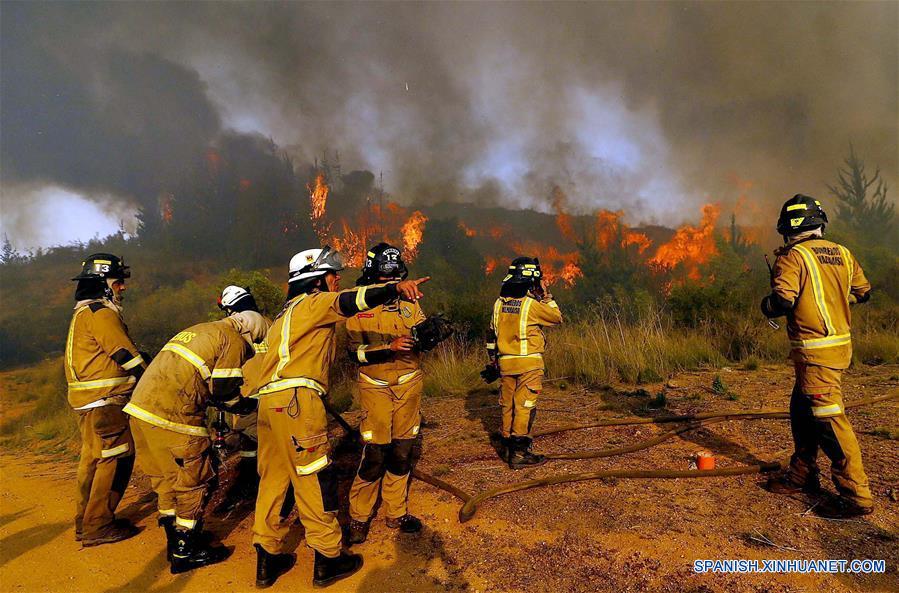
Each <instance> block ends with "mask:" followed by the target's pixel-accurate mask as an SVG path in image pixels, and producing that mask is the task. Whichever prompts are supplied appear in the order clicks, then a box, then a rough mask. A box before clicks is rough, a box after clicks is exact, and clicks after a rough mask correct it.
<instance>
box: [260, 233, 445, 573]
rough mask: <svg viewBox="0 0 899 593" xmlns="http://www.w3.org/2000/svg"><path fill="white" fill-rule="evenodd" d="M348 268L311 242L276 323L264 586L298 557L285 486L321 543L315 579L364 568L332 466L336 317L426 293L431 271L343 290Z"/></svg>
mask: <svg viewBox="0 0 899 593" xmlns="http://www.w3.org/2000/svg"><path fill="white" fill-rule="evenodd" d="M343 268H344V265H343V262H342V260H341V258H340V254H339V253H337V252H336V251H333V250H332V249H330V248H329V247H324V248H322V249H307V250H305V251H301V252H300V253H297V254H296V255H294V256H293V258H291V260H290V268H289V277H288V285H289V288H288V294H287V302H286V303H285V305H284V308H283V309H282V311H281V313H280V314H279V315H278V317H277V318H276V319H275V321H274V323H273V324H272V327H271V329H270V330H269V332H268V336H267V338H266V342H267V344H268V352H267V353H265V355H264V356H263V359H262V360H263V363H262V376H263V377H264V378H265V379H266V380H267V382H266V384H265V385H262V386H261V388H260V389H259V390H258V392H257V393H256V394H255V397H258V399H259V410H258V414H259V416H258V432H259V459H258V463H259V476H260V482H259V495H258V497H257V499H256V518H255V521H254V524H253V544H254V546H255V547H256V553H257V564H256V585H257V586H258V587H268V586H270V585H272V584H273V583H274V582H275V580H276V579H277V578H278V576H279V575H280V574H282V573H284V572H285V571H286V570H288V569H289V568H290V566H292V564H293V562H294V557H293V555H292V554H288V553H285V552H284V540H285V538H286V536H287V534H288V531H289V526H288V525H286V524H284V523H283V522H282V521H281V518H280V511H281V508H282V506H283V503H284V498H285V492H286V490H287V486H288V485H289V484H292V485H293V490H294V498H295V500H296V507H297V511H298V513H299V517H300V520H301V521H302V523H303V527H304V529H305V533H306V544H307V545H308V546H309V547H311V548H312V549H313V550H314V551H315V563H314V569H313V571H314V574H313V581H312V582H313V585H314V586H316V587H322V586H327V585H329V584H331V583H333V582H335V581H336V580H338V579H341V578H344V577H347V576H349V575H351V574H353V573H355V572H356V571H357V570H359V568H360V567H361V566H362V557H361V556H359V555H358V554H350V553H347V552H345V551H344V550H343V549H342V546H341V539H342V538H341V530H340V525H339V524H338V522H337V510H338V507H337V476H336V473H335V471H334V468H333V466H332V465H331V458H330V447H329V443H328V422H327V417H326V415H325V408H324V404H323V403H322V397H324V396H325V395H326V394H327V392H328V385H329V374H330V367H331V364H332V363H333V361H334V356H335V353H336V348H337V340H336V325H337V324H338V323H339V322H341V321H343V320H345V319H346V318H348V317H352V316H353V315H356V314H357V313H359V312H360V311H367V310H369V309H371V308H372V307H377V306H379V305H382V304H384V303H386V302H388V301H392V300H394V299H396V298H397V296H398V295H401V296H403V298H405V299H407V300H409V301H412V302H414V301H417V300H418V299H419V298H421V296H422V294H421V292H420V291H419V289H418V285H419V284H421V283H422V282H425V281H426V280H427V278H422V279H419V280H404V281H402V282H398V283H397V282H391V283H388V284H384V285H373V286H360V287H357V288H355V289H352V290H344V291H340V292H337V289H338V286H339V281H340V276H339V275H338V272H340V271H341V270H342V269H343Z"/></svg>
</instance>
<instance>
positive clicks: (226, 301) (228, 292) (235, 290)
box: [219, 284, 252, 309]
mask: <svg viewBox="0 0 899 593" xmlns="http://www.w3.org/2000/svg"><path fill="white" fill-rule="evenodd" d="M249 296H252V295H251V294H250V291H249V290H247V289H246V288H241V287H240V286H234V285H233V284H232V285H231V286H226V287H225V290H223V291H222V297H221V298H220V299H219V306H220V307H221V308H222V309H233V308H234V305H236V304H237V301H239V300H241V299H245V298H247V297H249Z"/></svg>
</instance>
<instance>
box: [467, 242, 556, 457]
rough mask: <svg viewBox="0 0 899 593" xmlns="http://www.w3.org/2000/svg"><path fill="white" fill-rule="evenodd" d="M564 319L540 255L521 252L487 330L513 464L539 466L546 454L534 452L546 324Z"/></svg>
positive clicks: (504, 446)
mask: <svg viewBox="0 0 899 593" xmlns="http://www.w3.org/2000/svg"><path fill="white" fill-rule="evenodd" d="M560 323H562V313H561V311H559V306H558V305H557V304H556V302H555V301H554V300H553V298H552V295H551V294H549V292H548V291H547V290H546V287H545V286H544V284H543V274H542V272H541V270H540V263H539V261H538V260H536V259H534V258H530V257H518V258H516V259H514V260H513V261H512V265H511V266H509V273H508V274H507V275H506V277H505V278H503V284H502V288H501V289H500V296H499V298H498V299H496V302H495V303H494V305H493V315H492V317H491V321H490V329H489V330H488V335H487V353H488V355H489V356H490V360H491V364H489V365H488V368H487V369H485V371H484V375H485V377H484V378H485V379H487V380H488V381H492V380H494V379H495V378H497V377H498V378H500V380H501V381H502V383H501V385H500V405H501V406H502V443H501V457H502V458H503V460H504V461H506V462H507V463H508V464H509V467H510V468H512V469H520V468H522V467H527V466H531V465H539V464H541V463H543V462H544V461H545V459H544V458H543V456H542V455H537V454H534V453H532V452H531V441H532V439H531V437H530V433H531V428H532V427H533V424H534V418H535V417H536V415H537V399H538V397H539V395H540V392H541V391H542V389H543V368H544V367H543V351H544V349H545V347H546V338H545V336H544V335H543V329H542V328H543V327H548V326H552V325H558V324H560Z"/></svg>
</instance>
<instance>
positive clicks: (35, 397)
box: [0, 311, 899, 450]
mask: <svg viewBox="0 0 899 593" xmlns="http://www.w3.org/2000/svg"><path fill="white" fill-rule="evenodd" d="M859 325H861V327H860V328H859V329H858V331H856V332H855V333H854V336H853V337H854V347H855V361H856V364H862V363H866V362H867V363H872V364H876V363H884V362H885V363H896V362H899V335H897V334H896V332H893V331H892V326H884V325H880V326H877V325H874V324H873V323H869V324H864V323H862V324H859ZM547 343H548V347H547V353H546V365H547V376H548V377H549V378H562V377H564V378H566V381H567V382H571V383H573V384H580V385H588V386H600V385H610V384H612V383H616V382H623V383H629V384H641V383H653V382H659V381H663V380H665V379H666V378H668V377H670V376H671V375H673V374H675V373H677V372H681V371H691V370H697V369H702V368H717V367H721V366H724V365H727V364H733V363H741V364H742V366H743V368H744V369H746V370H755V369H757V368H759V366H760V364H762V363H765V362H771V361H784V360H785V359H786V356H787V352H788V346H787V341H786V336H785V332H784V330H783V329H781V330H780V331H774V330H772V329H770V328H768V327H767V325H766V324H765V323H764V322H763V321H759V320H756V319H735V320H734V321H732V322H728V323H726V324H722V325H716V326H702V327H699V328H681V327H674V326H673V324H672V323H671V321H670V319H669V318H668V317H667V316H666V315H664V314H662V313H659V312H655V313H649V314H645V315H643V316H642V318H640V319H638V320H636V321H629V322H625V321H624V320H623V319H622V318H621V316H620V315H619V314H617V313H616V312H614V311H605V312H603V311H594V312H593V313H591V314H589V315H585V316H584V317H582V318H580V319H577V320H575V321H570V322H567V323H565V324H564V325H562V326H561V327H558V328H552V329H549V330H547ZM338 358H339V362H338V364H337V365H336V368H335V369H334V372H333V374H332V379H333V380H332V389H331V401H332V402H333V403H334V405H335V407H336V408H337V409H338V410H340V411H344V410H346V409H349V408H351V406H352V404H353V399H354V397H353V396H354V391H355V390H354V388H353V380H352V377H353V376H354V374H355V366H354V365H353V364H352V363H351V362H349V360H348V359H346V358H345V357H338ZM486 361H487V357H486V354H485V351H484V349H483V344H481V343H472V342H469V341H466V340H464V339H462V338H461V337H458V336H455V337H453V338H451V339H450V340H447V341H446V342H444V343H443V344H441V345H440V346H439V347H438V348H437V349H436V350H435V351H433V352H431V353H429V354H428V355H426V356H425V359H424V373H425V388H424V389H425V397H443V396H452V397H462V396H465V395H467V394H469V393H470V392H471V391H472V390H474V389H478V388H480V387H483V383H482V382H481V378H480V376H479V373H480V371H481V369H483V368H484V364H485V363H486ZM0 410H2V416H3V417H2V423H0V443H2V444H3V445H6V446H14V447H18V446H27V445H32V444H40V445H41V448H43V449H55V450H58V449H59V448H60V447H65V446H71V443H73V442H75V441H77V439H76V438H75V437H76V434H77V417H76V415H75V413H74V412H72V411H71V409H70V408H69V406H68V403H67V401H66V384H65V377H64V374H63V369H62V361H61V359H60V358H54V359H50V360H46V361H43V362H40V363H38V364H36V365H34V366H31V367H27V368H22V369H16V370H12V371H6V372H3V373H0ZM885 432H886V434H888V435H889V436H888V438H895V437H894V436H893V435H894V433H893V432H892V429H890V431H885Z"/></svg>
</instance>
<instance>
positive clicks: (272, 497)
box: [253, 388, 341, 558]
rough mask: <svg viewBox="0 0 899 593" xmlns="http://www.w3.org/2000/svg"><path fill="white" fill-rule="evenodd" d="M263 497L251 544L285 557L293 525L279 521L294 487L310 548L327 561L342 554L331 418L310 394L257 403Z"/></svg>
mask: <svg viewBox="0 0 899 593" xmlns="http://www.w3.org/2000/svg"><path fill="white" fill-rule="evenodd" d="M258 414H259V419H258V421H257V430H258V432H259V457H258V465H259V495H258V496H257V497H256V518H255V521H254V522H253V543H254V544H260V545H261V546H262V547H263V548H265V551H266V552H268V553H269V554H281V553H283V552H284V551H285V550H284V549H283V544H284V539H285V538H286V537H287V533H288V531H289V525H288V524H287V523H286V522H282V520H281V508H282V506H283V504H284V499H285V496H286V494H287V492H288V486H289V485H293V493H294V499H295V501H296V507H297V513H298V514H299V517H300V521H302V523H303V528H304V529H305V531H306V545H308V546H309V547H310V548H312V549H314V550H316V551H317V552H319V553H321V554H323V555H324V556H327V557H329V558H336V557H337V556H339V555H340V543H341V532H340V524H339V523H338V522H337V475H336V472H335V471H334V468H333V467H331V465H330V464H331V459H330V457H329V453H330V445H329V444H328V419H327V417H326V416H325V407H324V405H323V404H322V401H321V397H320V396H319V394H318V393H317V392H315V391H313V390H311V389H306V388H296V389H287V390H284V391H276V392H274V393H270V394H266V395H264V396H262V397H260V398H259V410H258Z"/></svg>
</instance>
